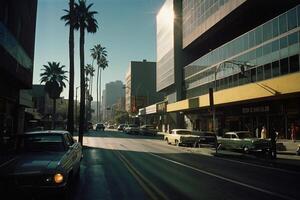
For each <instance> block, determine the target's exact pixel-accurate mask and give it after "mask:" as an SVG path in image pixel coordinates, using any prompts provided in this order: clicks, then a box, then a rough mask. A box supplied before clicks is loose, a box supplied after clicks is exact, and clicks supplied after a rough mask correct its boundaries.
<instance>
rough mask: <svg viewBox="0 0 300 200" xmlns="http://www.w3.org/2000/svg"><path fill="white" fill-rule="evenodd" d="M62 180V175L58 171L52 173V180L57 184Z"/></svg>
mask: <svg viewBox="0 0 300 200" xmlns="http://www.w3.org/2000/svg"><path fill="white" fill-rule="evenodd" d="M63 181H64V176H63V175H62V174H60V173H57V174H55V175H54V182H55V183H57V184H59V183H62V182H63Z"/></svg>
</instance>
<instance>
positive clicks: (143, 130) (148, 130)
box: [140, 125, 158, 136]
mask: <svg viewBox="0 0 300 200" xmlns="http://www.w3.org/2000/svg"><path fill="white" fill-rule="evenodd" d="M157 132H158V130H157V129H156V128H155V127H154V126H153V125H143V126H141V127H140V134H142V135H152V136H155V135H157Z"/></svg>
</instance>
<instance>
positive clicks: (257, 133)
mask: <svg viewBox="0 0 300 200" xmlns="http://www.w3.org/2000/svg"><path fill="white" fill-rule="evenodd" d="M255 137H256V138H259V129H258V127H257V128H256V129H255Z"/></svg>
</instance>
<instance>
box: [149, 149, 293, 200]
mask: <svg viewBox="0 0 300 200" xmlns="http://www.w3.org/2000/svg"><path fill="white" fill-rule="evenodd" d="M149 154H150V155H152V156H155V157H157V158H160V159H162V160H166V161H168V162H171V163H174V164H177V165H180V166H183V167H186V168H189V169H192V170H195V171H198V172H200V173H203V174H206V175H209V176H213V177H215V178H218V179H221V180H224V181H228V182H230V183H234V184H237V185H240V186H244V187H247V188H250V189H253V190H256V191H260V192H262V193H265V194H269V195H272V196H276V197H280V198H282V199H286V200H296V199H294V198H292V197H288V196H286V195H282V194H278V193H275V192H271V191H269V190H264V189H261V188H258V187H255V186H252V185H248V184H246V183H242V182H239V181H236V180H233V179H229V178H226V177H223V176H220V175H217V174H213V173H211V172H208V171H205V170H201V169H198V168H195V167H192V166H190V165H186V164H183V163H180V162H177V161H174V160H171V159H168V158H164V157H162V156H159V155H156V154H153V153H149Z"/></svg>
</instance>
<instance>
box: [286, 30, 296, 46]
mask: <svg viewBox="0 0 300 200" xmlns="http://www.w3.org/2000/svg"><path fill="white" fill-rule="evenodd" d="M288 41H289V45H292V44H296V43H297V42H298V32H296V33H293V34H291V35H289V36H288Z"/></svg>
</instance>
